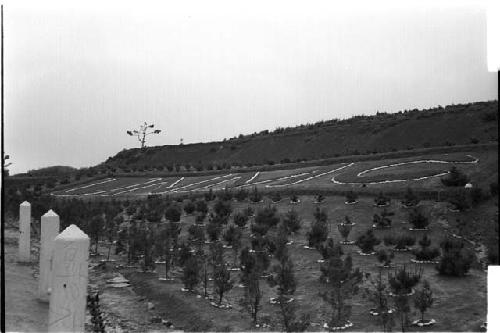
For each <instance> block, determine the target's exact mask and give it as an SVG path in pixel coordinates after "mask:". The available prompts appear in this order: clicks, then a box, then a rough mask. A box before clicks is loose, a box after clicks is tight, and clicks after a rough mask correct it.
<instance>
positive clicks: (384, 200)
mask: <svg viewBox="0 0 500 333" xmlns="http://www.w3.org/2000/svg"><path fill="white" fill-rule="evenodd" d="M374 201H375V204H376V205H377V206H384V205H387V204H388V203H389V202H390V201H391V199H390V198H389V197H387V196H385V195H384V194H383V193H382V192H380V193H379V194H378V196H377V197H376V198H375V199H374Z"/></svg>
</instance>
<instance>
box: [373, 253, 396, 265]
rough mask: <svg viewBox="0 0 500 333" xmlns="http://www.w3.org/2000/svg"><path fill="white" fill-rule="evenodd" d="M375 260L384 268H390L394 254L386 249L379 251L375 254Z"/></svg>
mask: <svg viewBox="0 0 500 333" xmlns="http://www.w3.org/2000/svg"><path fill="white" fill-rule="evenodd" d="M376 256H377V260H378V261H379V262H380V263H381V264H382V265H384V266H390V265H391V262H392V259H394V252H393V251H388V250H386V249H380V250H378V251H377V252H376Z"/></svg>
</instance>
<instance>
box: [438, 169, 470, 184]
mask: <svg viewBox="0 0 500 333" xmlns="http://www.w3.org/2000/svg"><path fill="white" fill-rule="evenodd" d="M441 182H442V183H443V185H444V186H465V184H467V183H468V182H469V178H468V177H467V175H465V174H464V173H462V172H461V171H460V170H458V169H457V167H456V166H452V167H451V169H450V172H449V173H448V174H447V175H446V176H444V177H442V178H441Z"/></svg>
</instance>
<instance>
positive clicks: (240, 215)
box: [233, 212, 248, 228]
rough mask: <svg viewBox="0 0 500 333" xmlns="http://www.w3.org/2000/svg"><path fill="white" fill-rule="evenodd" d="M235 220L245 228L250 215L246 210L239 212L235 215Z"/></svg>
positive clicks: (235, 222)
mask: <svg viewBox="0 0 500 333" xmlns="http://www.w3.org/2000/svg"><path fill="white" fill-rule="evenodd" d="M233 222H234V224H236V225H237V226H238V227H240V228H243V227H245V225H246V224H247V222H248V216H247V215H246V214H245V213H244V212H237V213H235V214H234V216H233Z"/></svg>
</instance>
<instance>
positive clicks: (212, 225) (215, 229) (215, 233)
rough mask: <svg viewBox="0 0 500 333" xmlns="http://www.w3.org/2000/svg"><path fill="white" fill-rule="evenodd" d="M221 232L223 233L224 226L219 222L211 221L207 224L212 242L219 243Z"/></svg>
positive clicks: (208, 234)
mask: <svg viewBox="0 0 500 333" xmlns="http://www.w3.org/2000/svg"><path fill="white" fill-rule="evenodd" d="M221 232H222V224H220V223H218V222H217V220H213V219H210V220H209V221H208V224H207V236H208V239H209V240H210V241H211V242H216V241H218V240H219V237H220V234H221Z"/></svg>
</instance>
